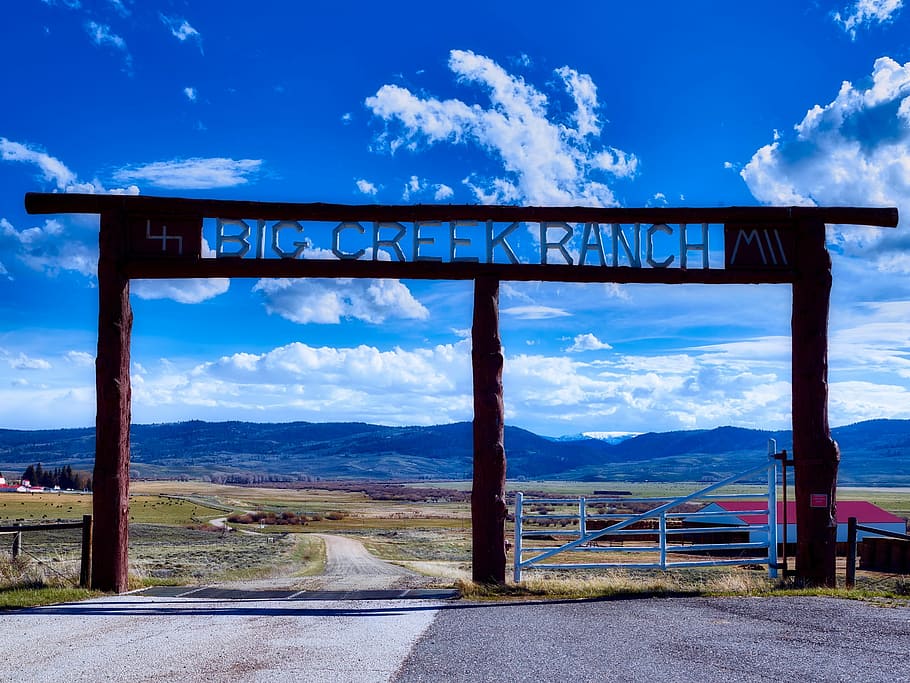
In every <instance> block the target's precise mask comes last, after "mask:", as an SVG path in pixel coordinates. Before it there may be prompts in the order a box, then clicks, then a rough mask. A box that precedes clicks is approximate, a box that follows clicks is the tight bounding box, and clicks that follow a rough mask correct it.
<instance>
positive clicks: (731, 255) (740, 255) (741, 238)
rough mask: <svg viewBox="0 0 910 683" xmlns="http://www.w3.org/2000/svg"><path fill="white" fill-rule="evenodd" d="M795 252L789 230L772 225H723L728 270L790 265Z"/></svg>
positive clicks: (725, 262) (725, 264)
mask: <svg viewBox="0 0 910 683" xmlns="http://www.w3.org/2000/svg"><path fill="white" fill-rule="evenodd" d="M794 253H795V244H794V240H793V231H792V230H788V229H786V228H781V227H778V226H774V225H738V224H733V225H731V224H727V225H724V256H725V258H724V266H725V267H726V268H727V269H731V270H735V269H737V268H790V267H792V265H793V255H794Z"/></svg>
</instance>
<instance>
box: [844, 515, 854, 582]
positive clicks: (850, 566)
mask: <svg viewBox="0 0 910 683" xmlns="http://www.w3.org/2000/svg"><path fill="white" fill-rule="evenodd" d="M844 586H845V587H846V588H853V587H854V586H856V517H851V518H850V519H848V520H847V575H846V577H845V578H844Z"/></svg>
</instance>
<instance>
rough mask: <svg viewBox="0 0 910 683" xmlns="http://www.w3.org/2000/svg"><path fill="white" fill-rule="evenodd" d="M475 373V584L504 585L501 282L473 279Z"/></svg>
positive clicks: (472, 516)
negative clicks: (500, 334) (500, 336)
mask: <svg viewBox="0 0 910 683" xmlns="http://www.w3.org/2000/svg"><path fill="white" fill-rule="evenodd" d="M471 338H472V343H473V349H472V352H471V359H472V364H473V371H474V488H473V490H472V492H471V532H472V540H473V551H472V553H473V579H474V581H476V582H478V583H505V581H506V546H505V542H506V537H505V521H506V502H505V495H506V453H505V447H504V446H503V428H504V422H505V415H504V409H503V402H502V366H503V358H502V344H501V342H500V338H499V280H498V279H496V278H493V277H485V276H481V277H478V278H476V279H475V280H474V323H473V327H472V328H471Z"/></svg>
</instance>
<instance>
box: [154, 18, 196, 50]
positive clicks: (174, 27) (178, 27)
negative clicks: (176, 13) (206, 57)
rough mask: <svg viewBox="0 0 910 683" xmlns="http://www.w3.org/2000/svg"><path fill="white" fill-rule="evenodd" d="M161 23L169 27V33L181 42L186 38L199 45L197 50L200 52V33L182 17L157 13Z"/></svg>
mask: <svg viewBox="0 0 910 683" xmlns="http://www.w3.org/2000/svg"><path fill="white" fill-rule="evenodd" d="M158 16H159V17H160V18H161V21H162V23H163V24H164V25H165V26H167V27H168V29H170V32H171V35H172V36H174V38H176V39H177V40H179V41H180V42H181V43H185V42H186V41H187V40H193V41H195V43H196V45H198V46H199V52H202V34H201V33H199V31H197V30H196V29H195V28H193V26H192V25H191V24H190V22H188V21H187V20H186V19H184V18H182V17H169V16H167V15H165V14H160V15H158Z"/></svg>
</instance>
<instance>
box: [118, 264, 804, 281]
mask: <svg viewBox="0 0 910 683" xmlns="http://www.w3.org/2000/svg"><path fill="white" fill-rule="evenodd" d="M125 273H126V274H127V276H128V277H130V278H131V279H142V278H148V279H161V278H199V277H202V278H207V277H233V278H238V277H240V278H242V277H246V278H263V277H264V278H294V277H322V278H336V277H343V278H379V279H382V278H392V279H400V280H474V279H476V278H482V277H489V278H494V279H497V280H501V281H503V280H505V281H522V282H589V283H590V282H616V283H620V284H635V283H640V284H759V283H772V284H773V283H778V284H781V283H789V282H792V281H793V278H794V275H793V273H792V271H791V270H788V269H781V270H772V269H765V268H742V269H737V270H721V269H710V270H704V269H700V268H690V269H687V270H683V269H681V268H630V267H624V266H621V267H618V268H611V267H600V266H570V265H563V264H548V265H542V264H538V263H466V262H461V263H448V262H428V261H416V262H403V261H369V260H363V261H360V260H356V261H355V260H337V261H336V260H329V259H325V260H316V259H238V258H221V259H214V258H212V259H200V260H198V261H187V262H183V261H164V260H140V259H136V258H133V259H131V260H130V261H129V262H128V263H127V264H126V265H125Z"/></svg>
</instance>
